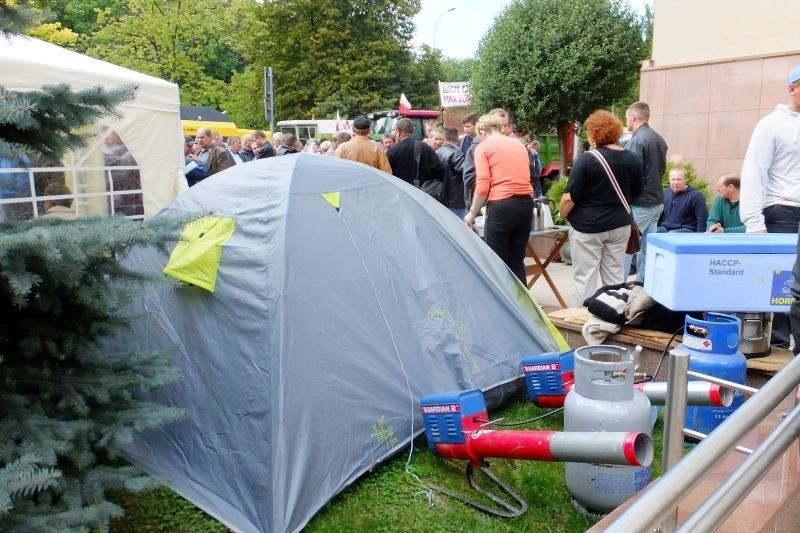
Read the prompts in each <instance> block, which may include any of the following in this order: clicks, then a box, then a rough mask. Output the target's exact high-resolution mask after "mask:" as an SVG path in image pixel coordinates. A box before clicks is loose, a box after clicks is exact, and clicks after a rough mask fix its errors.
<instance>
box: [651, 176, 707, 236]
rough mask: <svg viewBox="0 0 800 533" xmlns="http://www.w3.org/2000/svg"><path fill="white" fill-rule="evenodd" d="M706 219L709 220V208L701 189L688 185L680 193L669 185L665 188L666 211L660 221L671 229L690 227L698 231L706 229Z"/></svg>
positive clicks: (660, 224) (689, 228) (691, 229)
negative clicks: (673, 190) (675, 191)
mask: <svg viewBox="0 0 800 533" xmlns="http://www.w3.org/2000/svg"><path fill="white" fill-rule="evenodd" d="M706 220H708V209H707V208H706V199H705V198H703V195H702V194H700V191H698V190H697V189H695V188H694V187H692V186H691V185H687V186H686V188H685V189H684V190H682V191H681V192H679V193H674V192H672V189H670V188H669V187H667V188H666V189H664V212H663V213H662V214H661V219H660V220H659V222H658V225H659V226H663V227H665V228H666V229H668V230H669V231H673V230H676V229H688V230H690V231H695V232H697V233H703V232H704V231H705V230H706Z"/></svg>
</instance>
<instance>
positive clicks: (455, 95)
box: [439, 81, 472, 107]
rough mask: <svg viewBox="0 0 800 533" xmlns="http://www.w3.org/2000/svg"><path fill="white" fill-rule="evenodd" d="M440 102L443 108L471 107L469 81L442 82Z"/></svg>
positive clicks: (440, 85) (440, 83)
mask: <svg viewBox="0 0 800 533" xmlns="http://www.w3.org/2000/svg"><path fill="white" fill-rule="evenodd" d="M439 101H441V102H442V107H469V104H470V102H471V101H472V95H471V94H470V92H469V82H468V81H440V82H439Z"/></svg>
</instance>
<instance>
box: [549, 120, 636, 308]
mask: <svg viewBox="0 0 800 533" xmlns="http://www.w3.org/2000/svg"><path fill="white" fill-rule="evenodd" d="M584 128H585V129H586V134H587V136H588V138H589V144H590V145H591V148H592V149H591V150H590V151H589V152H585V153H584V154H582V155H581V156H580V157H578V158H577V159H576V160H575V163H574V165H573V167H572V171H571V172H570V175H569V181H568V182H567V188H566V189H565V192H564V195H563V196H562V197H561V203H560V206H559V211H560V214H561V218H563V219H564V220H568V221H569V223H570V225H571V226H572V229H573V231H572V232H571V234H570V242H571V250H572V267H573V269H574V276H575V292H576V294H577V296H578V301H579V302H581V303H583V302H584V301H585V300H586V298H588V297H590V296H592V295H593V294H594V293H595V291H596V290H597V288H598V284H597V278H598V274H599V277H600V282H601V283H600V284H601V285H602V286H606V285H614V284H617V283H622V282H623V281H624V279H623V278H624V269H623V261H624V258H625V249H626V247H627V245H628V238H629V237H630V236H631V223H632V222H633V218H632V216H631V211H630V206H629V204H630V202H631V201H632V200H635V199H636V198H638V197H639V195H641V194H642V190H643V183H642V162H641V161H640V160H639V158H638V157H637V156H636V155H635V154H634V153H633V152H631V151H629V150H625V149H624V148H622V147H621V146H619V145H618V144H617V141H618V140H619V137H620V135H621V134H622V122H620V120H619V119H618V118H617V117H615V116H614V115H613V114H612V113H610V112H608V111H605V110H598V111H595V112H594V113H592V114H591V115H589V118H587V119H586V122H585V123H584Z"/></svg>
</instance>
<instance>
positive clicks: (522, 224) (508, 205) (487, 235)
mask: <svg viewBox="0 0 800 533" xmlns="http://www.w3.org/2000/svg"><path fill="white" fill-rule="evenodd" d="M532 224H533V197H531V196H512V197H511V198H505V199H503V200H494V201H492V202H489V204H488V205H487V206H486V225H485V226H484V229H483V235H484V239H485V240H486V244H488V245H489V248H491V249H492V250H494V253H496V254H497V255H498V256H499V257H500V259H502V260H503V262H504V263H505V264H506V265H508V268H510V269H511V271H512V272H513V273H514V275H516V276H517V277H518V278H519V280H520V281H521V282H522V283H523V284H524V283H525V282H526V281H527V280H526V276H525V248H526V247H527V245H528V239H530V235H531V225H532Z"/></svg>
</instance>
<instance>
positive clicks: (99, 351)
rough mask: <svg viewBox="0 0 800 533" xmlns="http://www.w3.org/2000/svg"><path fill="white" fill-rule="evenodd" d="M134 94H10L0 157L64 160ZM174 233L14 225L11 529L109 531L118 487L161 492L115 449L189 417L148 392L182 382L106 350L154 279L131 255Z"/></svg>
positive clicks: (8, 426) (8, 415)
mask: <svg viewBox="0 0 800 533" xmlns="http://www.w3.org/2000/svg"><path fill="white" fill-rule="evenodd" d="M8 5H9V4H8V3H5V4H3V6H4V7H7V6H8ZM9 13H10V14H11V15H12V17H10V18H8V19H5V18H4V19H0V32H2V33H14V31H16V29H17V28H18V27H19V26H14V27H13V29H12V27H10V26H7V25H6V23H7V22H8V21H9V20H12V19H14V15H16V13H14V12H13V10H12V11H11V12H9ZM14 20H16V19H14ZM132 96H133V91H132V89H131V88H121V89H118V90H114V91H105V90H102V89H100V88H96V89H90V90H86V91H80V92H74V91H71V90H70V89H69V88H68V87H66V86H64V85H57V86H52V87H45V88H43V89H42V90H41V91H34V92H28V93H18V92H14V91H9V90H6V89H5V88H3V87H0V160H2V162H3V163H4V164H5V163H8V162H9V161H10V162H12V164H13V163H14V162H15V161H18V160H21V159H23V158H28V157H31V158H32V157H35V156H38V155H41V156H44V157H48V158H54V159H55V158H60V157H61V155H62V154H63V152H64V151H65V150H66V149H68V148H75V147H78V146H82V145H83V138H82V137H81V136H80V135H78V134H76V133H75V129H78V128H80V127H81V126H83V125H86V124H88V123H91V122H93V121H94V119H95V118H97V117H100V116H105V115H107V114H108V113H110V112H113V110H114V109H115V108H116V106H117V105H118V104H119V103H120V102H122V101H124V100H125V99H127V98H131V97H132ZM73 128H74V129H73ZM173 226H174V222H160V223H149V224H147V225H145V226H143V225H142V224H141V223H139V222H137V221H133V220H128V219H121V218H97V219H83V220H77V221H66V220H53V221H24V222H6V223H2V224H0V312H2V315H3V317H4V318H3V320H2V321H0V531H19V532H28V531H88V530H89V528H93V529H107V528H108V524H109V518H110V517H112V516H118V515H119V514H121V513H122V510H121V508H120V507H119V506H117V505H116V504H113V503H111V502H110V501H108V499H107V498H106V491H107V490H109V489H120V488H124V489H128V490H140V489H143V488H146V487H148V486H150V485H152V484H153V480H151V479H150V478H149V477H147V476H146V475H144V474H143V473H141V472H140V471H139V470H138V469H135V468H133V467H131V466H128V465H127V464H125V463H124V462H122V461H120V460H119V459H117V458H116V457H115V455H114V451H113V450H114V447H113V446H114V445H115V444H119V443H124V442H130V441H131V439H132V438H133V435H134V434H135V433H137V432H141V431H143V430H146V429H150V428H155V427H158V426H160V425H162V424H164V423H166V422H168V421H171V420H174V419H176V418H178V417H180V416H181V415H182V413H181V411H180V410H177V409H173V408H165V407H163V406H160V405H156V404H152V403H149V402H145V401H140V400H138V399H136V397H135V396H134V393H136V392H139V391H147V390H150V389H152V388H154V387H157V386H159V385H162V384H164V383H168V382H170V381H173V380H175V379H177V378H178V376H177V375H176V373H175V371H173V370H172V369H171V368H170V365H169V354H165V353H151V352H143V351H141V350H139V349H137V348H136V347H131V348H130V349H129V350H127V351H126V352H125V353H106V352H105V350H104V349H103V348H102V345H101V341H102V340H103V338H105V337H107V336H109V335H112V334H113V333H114V332H115V331H117V330H118V329H119V328H122V327H124V326H125V325H126V324H127V323H128V319H127V317H126V316H125V314H124V309H125V306H126V304H127V303H128V302H129V301H130V299H131V298H132V297H133V296H134V295H135V294H136V292H137V291H138V290H140V289H141V287H142V284H143V283H146V282H148V281H152V280H147V279H145V278H143V277H142V276H139V275H137V274H136V273H134V272H130V271H128V270H127V269H125V268H124V267H123V266H122V265H121V264H120V262H119V258H121V257H123V256H124V255H125V254H126V253H127V252H128V251H129V250H131V249H133V248H135V247H137V246H156V247H159V248H162V249H163V247H164V244H165V242H167V240H168V238H169V236H170V235H172V234H173V232H174V230H175V228H174V227H173Z"/></svg>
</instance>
